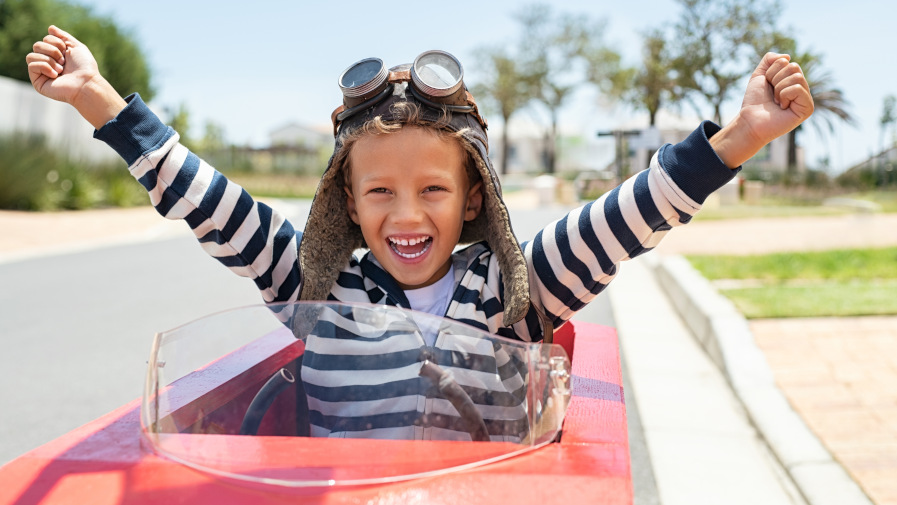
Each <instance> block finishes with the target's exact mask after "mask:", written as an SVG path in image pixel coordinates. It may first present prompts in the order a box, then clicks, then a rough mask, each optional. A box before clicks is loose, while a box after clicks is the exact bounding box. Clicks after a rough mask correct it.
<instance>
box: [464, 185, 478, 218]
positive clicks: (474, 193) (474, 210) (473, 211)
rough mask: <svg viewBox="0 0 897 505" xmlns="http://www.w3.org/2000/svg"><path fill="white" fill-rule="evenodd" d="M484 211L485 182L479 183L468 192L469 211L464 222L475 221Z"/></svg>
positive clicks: (467, 210) (465, 213)
mask: <svg viewBox="0 0 897 505" xmlns="http://www.w3.org/2000/svg"><path fill="white" fill-rule="evenodd" d="M482 210H483V181H477V183H476V184H474V185H473V186H471V187H470V189H469V190H468V191H467V209H466V210H465V211H464V220H465V221H473V220H474V219H476V217H477V216H479V215H480V211H482Z"/></svg>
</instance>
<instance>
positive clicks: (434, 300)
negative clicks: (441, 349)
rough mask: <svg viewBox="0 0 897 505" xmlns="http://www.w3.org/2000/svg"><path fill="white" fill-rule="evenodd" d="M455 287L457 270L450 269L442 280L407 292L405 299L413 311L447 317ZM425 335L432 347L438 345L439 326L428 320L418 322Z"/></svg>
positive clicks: (426, 340)
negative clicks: (446, 313) (446, 312)
mask: <svg viewBox="0 0 897 505" xmlns="http://www.w3.org/2000/svg"><path fill="white" fill-rule="evenodd" d="M454 286H455V268H454V266H452V267H451V268H449V271H448V273H447V274H445V275H444V276H443V277H442V278H441V279H439V280H438V281H436V282H434V283H433V284H430V285H429V286H425V287H422V288H417V289H408V290H405V297H406V298H408V303H410V304H411V309H412V310H416V311H418V312H426V313H427V314H433V315H434V316H437V317H443V316H445V311H446V310H448V306H449V303H451V301H452V291H453V290H452V288H453V287H454ZM416 322H417V324H418V326H419V327H420V329H421V332H422V333H423V335H424V341H425V342H426V343H427V345H429V346H432V345H434V344H435V343H436V335H437V334H438V333H439V324H438V323H436V322H433V321H431V320H430V319H427V320H426V321H416Z"/></svg>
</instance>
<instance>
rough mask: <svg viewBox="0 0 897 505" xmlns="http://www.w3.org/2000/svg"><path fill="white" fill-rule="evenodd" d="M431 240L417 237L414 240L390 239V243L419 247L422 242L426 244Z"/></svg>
mask: <svg viewBox="0 0 897 505" xmlns="http://www.w3.org/2000/svg"><path fill="white" fill-rule="evenodd" d="M429 239H430V237H416V238H412V239H407V238H393V237H389V241H390V242H392V243H393V244H397V245H404V246H409V245H417V244H420V243H421V242H426V241H427V240H429Z"/></svg>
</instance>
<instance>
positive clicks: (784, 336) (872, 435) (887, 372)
mask: <svg viewBox="0 0 897 505" xmlns="http://www.w3.org/2000/svg"><path fill="white" fill-rule="evenodd" d="M894 245H897V215H893V214H890V215H882V214H853V215H846V216H839V217H816V218H789V219H775V220H764V219H750V220H740V221H708V222H700V221H699V222H697V223H694V224H693V225H690V226H686V227H685V228H683V229H682V230H677V231H676V233H674V234H671V235H670V237H669V238H667V239H666V240H665V241H664V242H663V243H661V245H660V246H659V247H658V248H657V250H658V251H659V252H660V254H661V255H674V254H688V253H709V254H762V253H770V252H779V251H794V250H825V249H846V248H859V247H885V246H894ZM749 327H750V333H752V335H753V340H754V342H755V344H756V346H757V347H758V348H759V349H760V350H761V351H762V353H763V355H764V356H765V360H766V362H767V363H768V365H769V367H770V368H771V370H772V373H773V376H774V378H775V383H776V385H777V386H778V388H779V389H780V390H781V392H782V393H783V394H784V396H785V397H786V398H787V400H788V403H789V404H790V406H791V407H792V408H793V409H794V410H795V411H796V412H797V413H798V414H799V415H800V417H801V418H802V419H803V421H804V422H805V423H806V426H807V427H808V428H809V430H810V431H811V432H812V434H813V435H815V437H818V440H819V441H820V442H821V443H822V445H824V446H825V448H826V449H827V450H828V452H829V453H830V454H831V457H832V458H833V459H834V461H836V462H837V463H838V464H840V465H841V466H842V467H843V468H844V470H846V472H847V473H848V474H849V475H850V477H851V478H853V479H854V480H855V481H856V482H857V484H859V486H860V487H861V488H862V490H863V491H864V492H865V493H866V495H867V496H868V497H869V499H870V500H871V501H872V502H873V503H875V504H876V505H897V316H890V317H851V318H795V319H771V320H753V321H750V322H749ZM810 491H812V490H810Z"/></svg>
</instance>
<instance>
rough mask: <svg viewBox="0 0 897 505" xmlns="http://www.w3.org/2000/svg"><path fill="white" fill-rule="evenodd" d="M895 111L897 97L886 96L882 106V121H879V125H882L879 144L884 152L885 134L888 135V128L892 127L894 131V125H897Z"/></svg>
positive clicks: (896, 111)
mask: <svg viewBox="0 0 897 505" xmlns="http://www.w3.org/2000/svg"><path fill="white" fill-rule="evenodd" d="M895 109H897V97H895V96H894V95H888V96H886V97H885V99H884V103H883V104H882V110H881V119H880V120H879V123H881V133H879V144H880V145H881V150H882V151H884V150H885V134H886V133H887V130H888V128H889V127H890V128H891V129H892V130H893V129H894V125H897V110H895ZM891 136H892V137H894V136H895V135H894V134H893V133H892V135H891ZM892 143H893V141H892Z"/></svg>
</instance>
